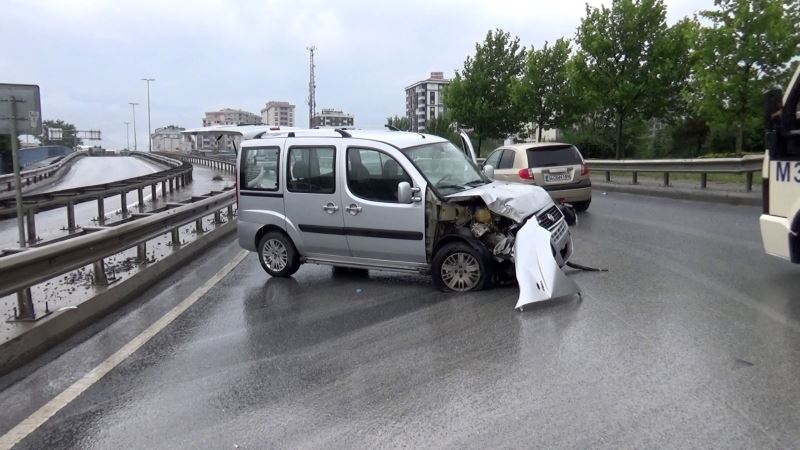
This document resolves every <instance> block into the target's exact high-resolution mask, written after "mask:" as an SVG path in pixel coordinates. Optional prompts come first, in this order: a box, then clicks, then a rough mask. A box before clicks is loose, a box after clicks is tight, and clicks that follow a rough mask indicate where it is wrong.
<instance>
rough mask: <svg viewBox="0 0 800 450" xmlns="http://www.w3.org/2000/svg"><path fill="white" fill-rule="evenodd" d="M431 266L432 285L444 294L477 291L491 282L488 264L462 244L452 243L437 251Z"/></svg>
mask: <svg viewBox="0 0 800 450" xmlns="http://www.w3.org/2000/svg"><path fill="white" fill-rule="evenodd" d="M432 266H433V267H432V270H431V272H432V273H431V274H432V275H433V283H434V285H436V287H437V288H438V289H439V290H441V291H445V292H467V291H479V290H481V289H484V288H485V287H486V286H487V284H488V283H489V282H490V280H491V268H490V267H489V263H488V262H487V261H486V259H485V258H484V257H483V255H481V254H480V252H478V251H477V250H476V249H474V248H472V246H470V245H468V244H466V243H464V242H453V243H450V244H447V245H445V246H444V247H442V248H441V249H439V251H438V252H436V255H435V256H434V258H433V264H432Z"/></svg>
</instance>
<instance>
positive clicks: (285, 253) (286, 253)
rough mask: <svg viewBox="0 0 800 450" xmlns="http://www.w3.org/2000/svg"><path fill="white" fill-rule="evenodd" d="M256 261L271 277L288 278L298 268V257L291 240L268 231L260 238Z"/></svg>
mask: <svg viewBox="0 0 800 450" xmlns="http://www.w3.org/2000/svg"><path fill="white" fill-rule="evenodd" d="M258 260H259V262H261V267H263V268H264V270H265V271H266V272H267V273H268V274H270V275H272V276H273V277H289V276H291V275H292V274H294V273H295V272H297V269H299V268H300V255H298V254H297V249H296V248H295V247H294V244H293V243H292V241H291V239H289V238H288V237H286V235H284V234H283V233H279V232H277V231H270V232H269V233H267V234H265V235H264V237H262V238H261V241H260V242H259V243H258Z"/></svg>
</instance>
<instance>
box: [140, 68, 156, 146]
mask: <svg viewBox="0 0 800 450" xmlns="http://www.w3.org/2000/svg"><path fill="white" fill-rule="evenodd" d="M142 81H144V82H146V83H147V151H148V152H152V151H153V132H152V131H151V130H150V82H151V81H156V79H155V78H142Z"/></svg>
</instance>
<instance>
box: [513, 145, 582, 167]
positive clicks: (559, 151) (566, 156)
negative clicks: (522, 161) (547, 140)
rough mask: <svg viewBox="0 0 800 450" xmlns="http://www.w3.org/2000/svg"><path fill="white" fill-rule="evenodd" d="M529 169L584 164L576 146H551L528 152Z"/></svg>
mask: <svg viewBox="0 0 800 450" xmlns="http://www.w3.org/2000/svg"><path fill="white" fill-rule="evenodd" d="M527 153H528V167H552V166H574V165H578V164H581V163H582V162H583V160H582V158H581V154H580V152H579V151H578V149H577V148H575V146H574V145H549V146H546V147H533V148H529V149H528V150H527Z"/></svg>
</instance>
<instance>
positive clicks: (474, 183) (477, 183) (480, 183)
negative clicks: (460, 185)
mask: <svg viewBox="0 0 800 450" xmlns="http://www.w3.org/2000/svg"><path fill="white" fill-rule="evenodd" d="M465 184H466V185H467V186H472V187H475V186H483V185H484V184H487V183H486V182H485V181H484V180H472V181H470V182H469V183H465Z"/></svg>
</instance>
